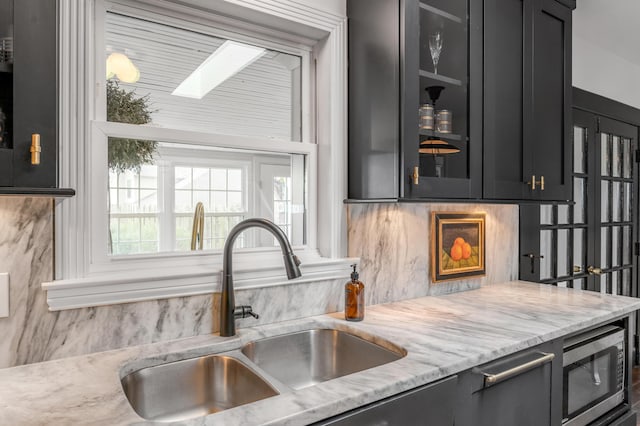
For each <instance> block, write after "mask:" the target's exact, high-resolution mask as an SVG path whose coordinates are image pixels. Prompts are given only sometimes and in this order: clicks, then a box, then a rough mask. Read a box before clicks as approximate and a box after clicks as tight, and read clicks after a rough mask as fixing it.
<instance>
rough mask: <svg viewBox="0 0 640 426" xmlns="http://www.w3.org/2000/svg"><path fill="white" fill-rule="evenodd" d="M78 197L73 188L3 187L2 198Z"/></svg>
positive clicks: (0, 191)
mask: <svg viewBox="0 0 640 426" xmlns="http://www.w3.org/2000/svg"><path fill="white" fill-rule="evenodd" d="M74 195H76V191H75V189H71V188H18V187H13V186H1V187H0V196H15V197H52V198H69V197H73V196H74Z"/></svg>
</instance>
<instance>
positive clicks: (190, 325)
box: [0, 197, 348, 368]
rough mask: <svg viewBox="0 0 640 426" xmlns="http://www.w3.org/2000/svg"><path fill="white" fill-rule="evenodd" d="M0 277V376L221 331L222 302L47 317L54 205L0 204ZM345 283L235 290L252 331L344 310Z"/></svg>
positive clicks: (177, 301) (204, 298)
mask: <svg viewBox="0 0 640 426" xmlns="http://www.w3.org/2000/svg"><path fill="white" fill-rule="evenodd" d="M0 224H1V225H2V232H1V233H0V272H9V274H10V297H9V299H10V308H9V309H10V315H9V318H0V336H2V339H1V340H0V368H3V367H9V366H14V365H21V364H28V363H33V362H39V361H46V360H51V359H57V358H63V357H68V356H75V355H81V354H86V353H91V352H97V351H104V350H109V349H117V348H122V347H127V346H132V345H139V344H144V343H153V342H158V341H163V340H171V339H179V338H183V337H192V336H196V335H201V334H207V333H214V332H217V331H218V306H219V303H218V300H219V295H218V294H216V295H214V296H213V297H212V295H200V296H189V297H178V298H172V299H162V300H156V301H148V302H139V303H128V304H121V305H112V306H102V307H95V308H82V309H72V310H65V311H58V312H49V310H48V305H47V301H46V293H45V292H44V291H43V290H42V288H41V284H42V283H43V282H46V281H51V279H52V278H53V235H54V233H53V203H52V201H51V200H49V199H45V198H21V197H16V198H8V197H0ZM347 278H348V277H345V279H344V280H342V279H340V280H331V281H317V282H312V283H292V284H288V285H282V286H274V287H265V288H256V289H240V290H238V291H237V292H236V303H238V304H246V305H252V306H253V308H254V311H255V312H258V313H259V314H260V319H259V320H254V319H253V318H247V319H244V320H241V321H239V322H238V327H250V326H253V325H258V324H267V323H272V322H277V321H283V320H288V319H295V318H302V317H306V316H311V315H320V314H323V313H328V312H336V311H339V310H342V306H343V305H342V303H343V297H344V296H343V293H342V291H343V290H342V289H343V286H344V283H345V281H346V280H347Z"/></svg>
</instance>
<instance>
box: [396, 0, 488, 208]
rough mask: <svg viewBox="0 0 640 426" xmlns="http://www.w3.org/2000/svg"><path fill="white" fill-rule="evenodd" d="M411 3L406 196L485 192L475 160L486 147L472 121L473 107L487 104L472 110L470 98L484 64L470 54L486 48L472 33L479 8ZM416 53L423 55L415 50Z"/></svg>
mask: <svg viewBox="0 0 640 426" xmlns="http://www.w3.org/2000/svg"><path fill="white" fill-rule="evenodd" d="M471 3H474V2H471ZM405 5H406V7H407V10H406V11H405V13H406V16H405V28H404V29H405V55H404V63H405V67H404V70H405V81H406V83H407V84H406V85H405V87H404V90H405V91H406V92H405V102H404V106H405V108H404V111H403V115H404V118H405V123H404V129H403V138H402V139H403V151H404V154H405V164H407V166H408V167H409V174H410V178H409V181H408V185H407V186H405V188H406V190H405V194H406V195H410V196H413V197H421V196H424V197H426V196H431V197H434V196H442V197H451V196H457V195H460V196H473V195H476V196H477V195H480V192H479V191H480V185H481V181H480V179H476V181H477V182H474V183H476V184H477V185H475V186H474V185H473V184H472V183H471V178H472V177H473V176H472V174H473V173H474V172H475V169H474V167H475V164H473V161H472V159H473V158H474V155H475V154H476V153H478V154H479V153H480V151H476V150H475V149H473V150H472V149H471V144H473V142H476V143H480V142H481V137H477V138H472V137H471V136H472V134H473V130H474V128H471V122H470V120H469V111H470V110H474V111H481V108H482V106H481V104H480V105H478V107H477V108H475V105H474V108H473V109H470V105H472V103H473V102H474V100H475V98H472V97H470V83H471V78H472V75H473V76H480V75H481V64H480V65H478V62H477V61H473V59H472V58H473V56H472V55H471V54H470V52H472V50H473V51H481V48H482V46H481V45H480V46H474V45H471V43H476V37H470V31H471V30H470V29H471V28H474V27H475V26H470V22H471V20H472V19H474V18H475V16H476V15H475V13H473V12H474V11H473V10H471V11H470V7H476V6H475V5H470V4H468V2H467V1H459V0H455V1H445V0H420V1H407V2H405ZM479 16H480V15H479ZM477 39H478V40H482V38H481V37H478V38H477ZM480 43H481V41H480ZM414 47H415V49H414ZM478 47H479V49H478ZM416 51H417V52H418V55H415V54H410V53H409V52H416ZM476 148H478V149H479V148H480V147H476ZM411 168H413V170H411ZM473 191H477V192H476V193H474V192H473Z"/></svg>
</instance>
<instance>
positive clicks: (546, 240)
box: [540, 231, 553, 280]
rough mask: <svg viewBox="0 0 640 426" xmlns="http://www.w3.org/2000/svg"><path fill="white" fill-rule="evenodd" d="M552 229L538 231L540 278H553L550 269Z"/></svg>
mask: <svg viewBox="0 0 640 426" xmlns="http://www.w3.org/2000/svg"><path fill="white" fill-rule="evenodd" d="M552 241H553V231H540V254H541V255H542V257H541V258H540V279H542V280H544V279H547V278H553V276H552V271H551V265H552V263H551V260H552V259H553V252H552Z"/></svg>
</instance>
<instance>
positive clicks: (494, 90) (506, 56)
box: [483, 0, 528, 199]
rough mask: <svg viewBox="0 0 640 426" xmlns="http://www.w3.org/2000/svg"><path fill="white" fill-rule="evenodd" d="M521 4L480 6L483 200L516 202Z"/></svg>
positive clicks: (521, 129)
mask: <svg viewBox="0 0 640 426" xmlns="http://www.w3.org/2000/svg"><path fill="white" fill-rule="evenodd" d="M527 6H528V4H527V3H525V2H524V1H523V0H485V1H484V8H485V17H484V21H485V22H484V24H485V29H484V81H485V95H484V117H485V118H484V144H485V149H484V156H483V160H484V163H483V166H484V179H485V182H484V197H485V198H510V199H520V198H522V197H523V196H524V195H525V193H524V189H525V188H524V187H523V185H522V180H523V177H524V174H525V169H524V167H525V164H524V161H525V157H524V153H523V144H522V142H523V140H524V133H525V120H524V111H523V108H522V106H523V105H524V99H525V96H524V66H525V63H524V58H525V53H524V45H525V38H526V37H525V27H524V23H525V8H526V7H527Z"/></svg>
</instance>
